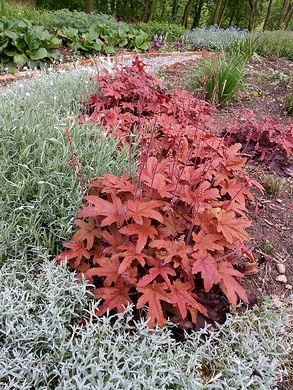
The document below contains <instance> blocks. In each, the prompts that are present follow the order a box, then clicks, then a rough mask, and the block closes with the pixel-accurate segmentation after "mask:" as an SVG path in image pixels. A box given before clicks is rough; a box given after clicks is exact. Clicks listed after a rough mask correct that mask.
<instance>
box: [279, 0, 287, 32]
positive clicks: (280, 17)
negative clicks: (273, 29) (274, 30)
mask: <svg viewBox="0 0 293 390" xmlns="http://www.w3.org/2000/svg"><path fill="white" fill-rule="evenodd" d="M288 4H289V0H283V5H282V7H281V11H280V16H279V20H278V28H282V25H283V23H284V19H285V16H286V9H287V8H288Z"/></svg>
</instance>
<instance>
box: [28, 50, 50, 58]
mask: <svg viewBox="0 0 293 390" xmlns="http://www.w3.org/2000/svg"><path fill="white" fill-rule="evenodd" d="M46 57H48V52H47V50H46V49H45V48H44V47H40V48H39V49H38V50H35V51H34V52H32V54H31V59H32V60H42V59H43V58H46Z"/></svg>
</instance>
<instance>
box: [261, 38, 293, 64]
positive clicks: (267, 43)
mask: <svg viewBox="0 0 293 390" xmlns="http://www.w3.org/2000/svg"><path fill="white" fill-rule="evenodd" d="M258 34H259V37H258V45H257V51H256V52H257V54H259V55H260V56H262V57H267V58H274V57H284V58H287V59H288V60H291V61H292V60H293V32H292V31H283V30H280V31H265V32H260V33H258Z"/></svg>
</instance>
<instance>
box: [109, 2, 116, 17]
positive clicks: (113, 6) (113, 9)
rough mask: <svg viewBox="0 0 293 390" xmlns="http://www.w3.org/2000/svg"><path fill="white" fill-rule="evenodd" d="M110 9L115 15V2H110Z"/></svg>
mask: <svg viewBox="0 0 293 390" xmlns="http://www.w3.org/2000/svg"><path fill="white" fill-rule="evenodd" d="M110 8H111V13H112V14H115V12H116V0H111V2H110Z"/></svg>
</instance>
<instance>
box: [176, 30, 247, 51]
mask: <svg viewBox="0 0 293 390" xmlns="http://www.w3.org/2000/svg"><path fill="white" fill-rule="evenodd" d="M247 34H248V33H247V30H240V29H239V28H236V27H230V28H226V29H224V28H218V27H214V26H211V27H200V28H195V29H193V30H191V31H188V32H186V33H185V34H184V36H183V37H184V40H185V42H186V44H187V45H188V46H190V47H191V48H197V47H201V48H202V49H207V50H224V49H225V48H226V47H227V46H229V45H231V44H232V43H233V42H234V41H235V40H236V41H238V40H243V39H244V38H245V37H246V36H247Z"/></svg>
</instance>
